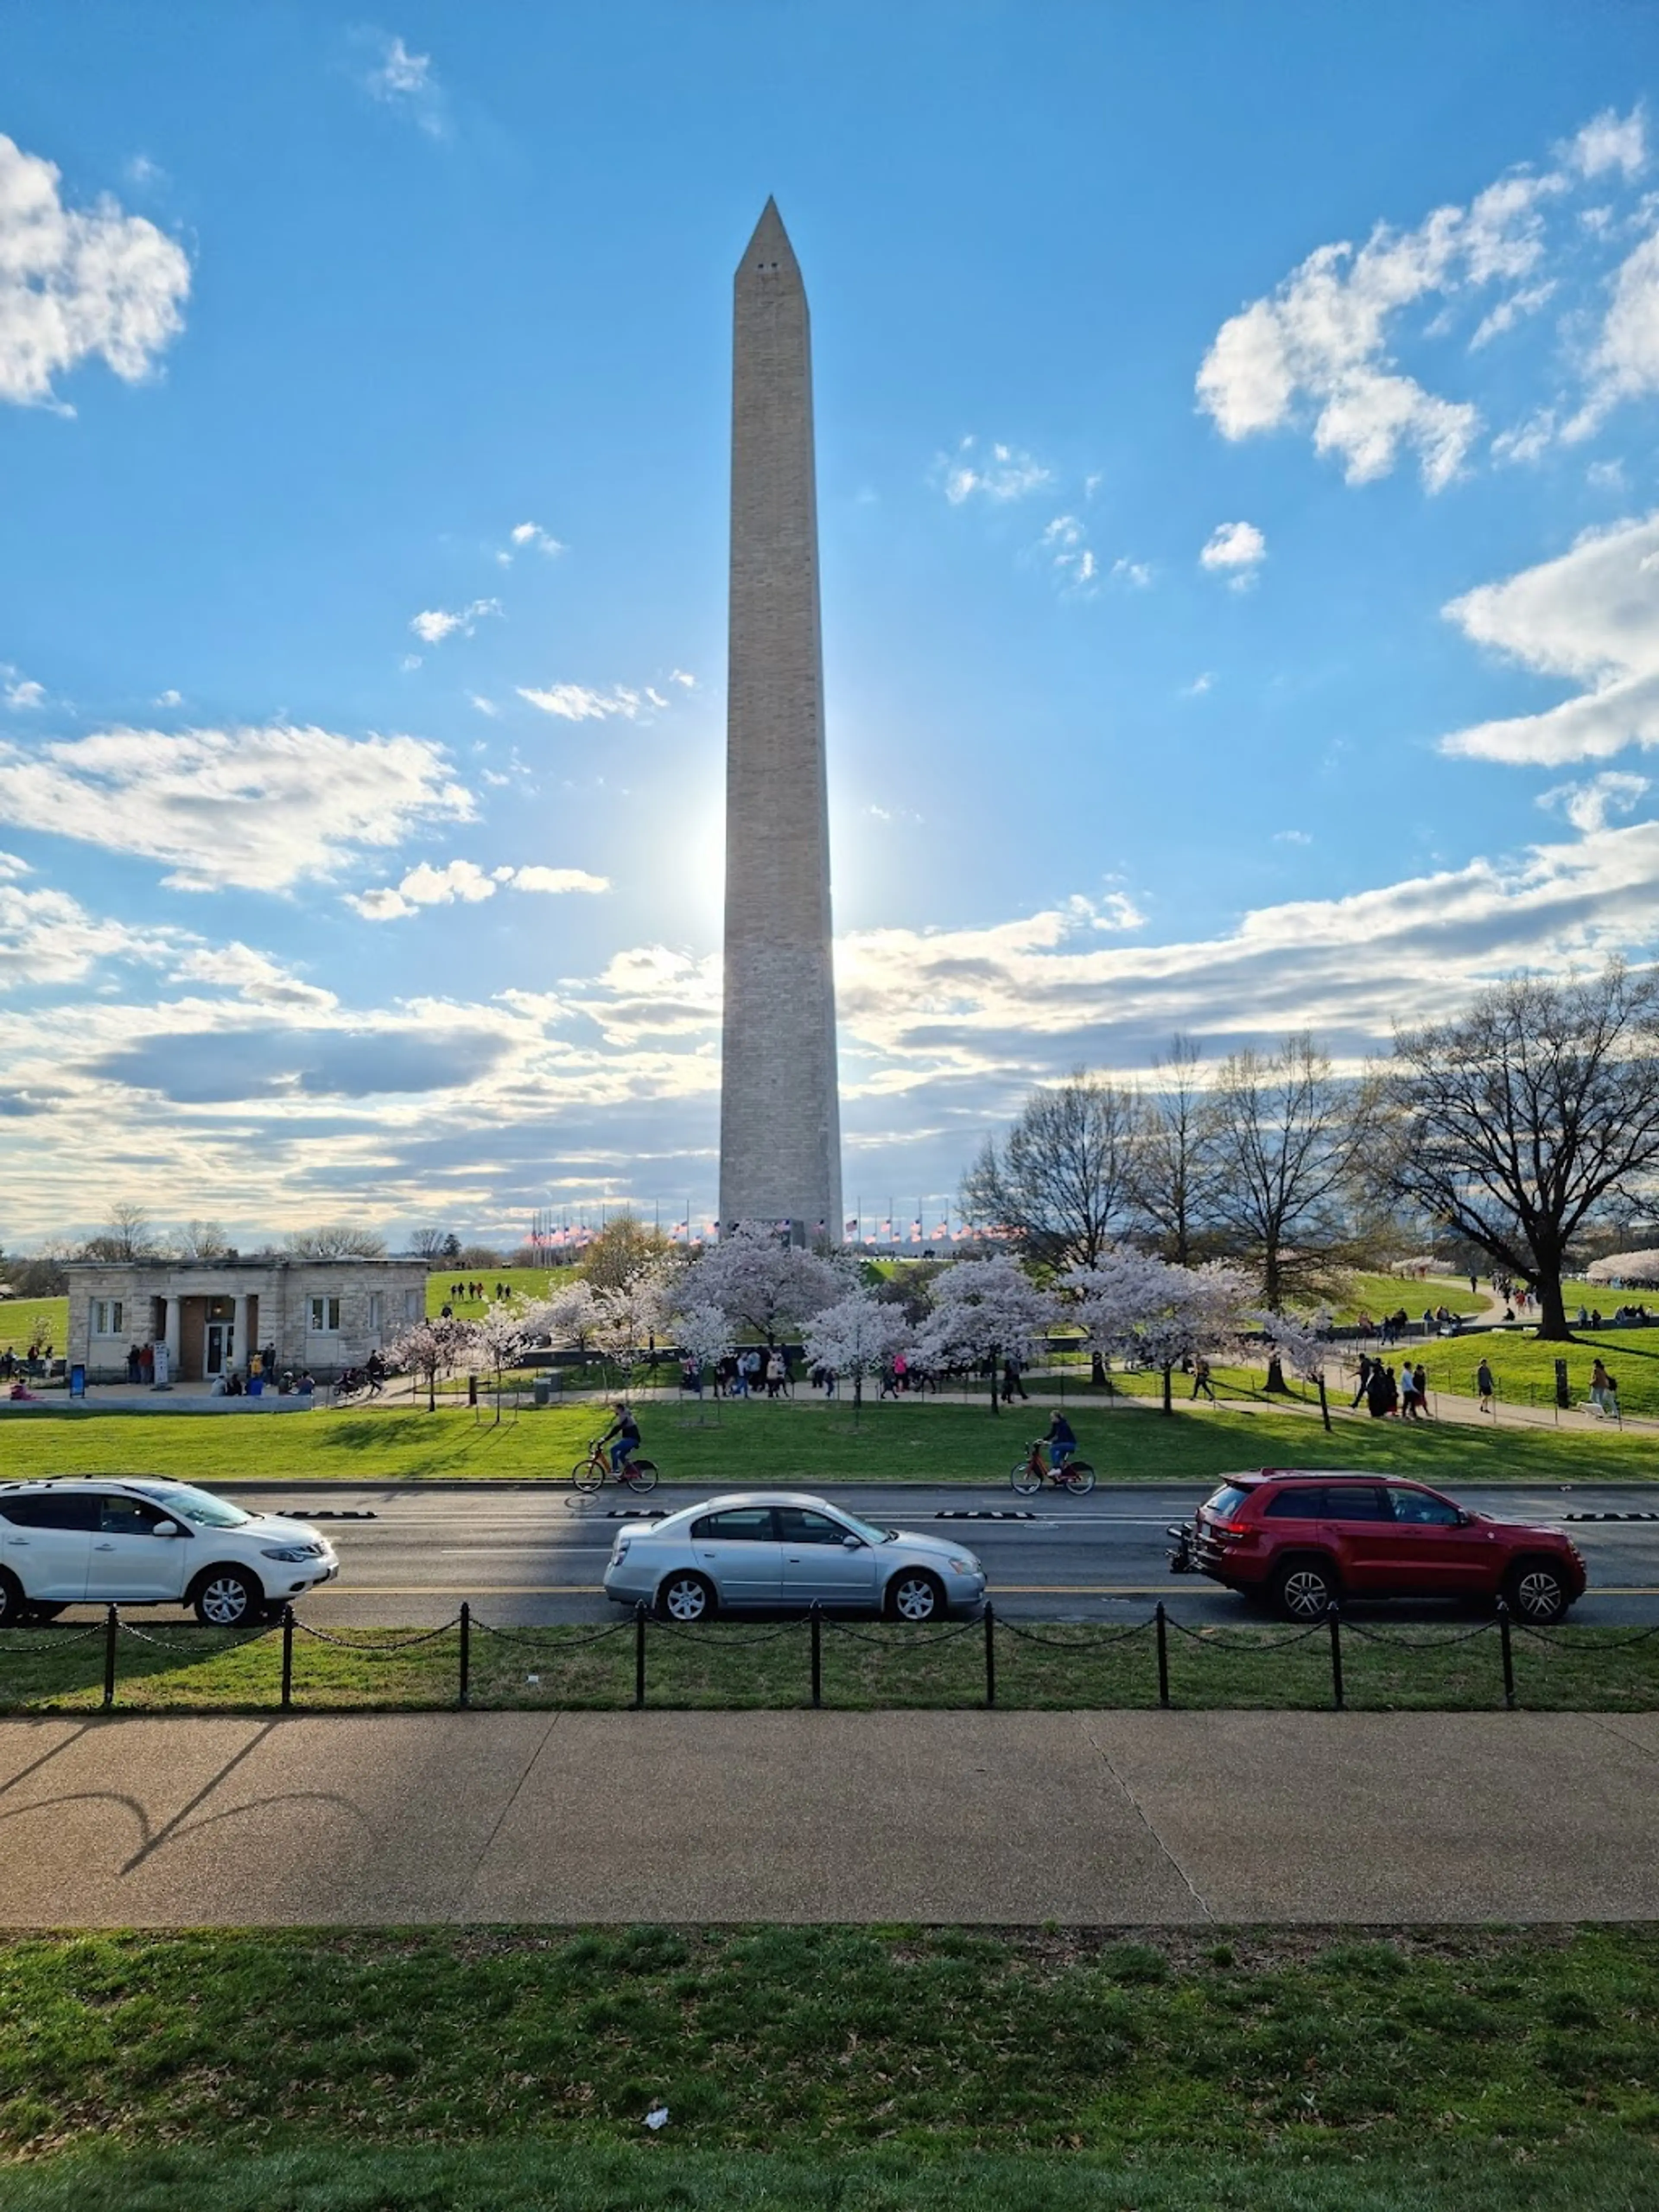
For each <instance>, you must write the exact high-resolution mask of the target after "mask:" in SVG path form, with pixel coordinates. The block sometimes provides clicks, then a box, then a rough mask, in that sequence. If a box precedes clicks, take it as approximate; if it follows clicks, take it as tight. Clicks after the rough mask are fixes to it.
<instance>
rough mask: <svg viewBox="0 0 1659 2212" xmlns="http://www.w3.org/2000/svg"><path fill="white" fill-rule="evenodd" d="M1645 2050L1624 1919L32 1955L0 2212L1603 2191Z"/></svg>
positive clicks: (1655, 2163) (341, 1936)
mask: <svg viewBox="0 0 1659 2212" xmlns="http://www.w3.org/2000/svg"><path fill="white" fill-rule="evenodd" d="M1656 2058H1659V1931H1656V1930H1655V1929H1652V1928H1650V1927H1643V1926H1635V1927H1630V1926H1620V1927H1590V1928H1581V1929H1573V1930H1567V1929H1560V1930H1550V1931H1547V1932H1540V1931H1536V1930H1533V1931H1525V1932H1522V1931H1516V1930H1501V1929H1442V1930H1432V1929H1431V1930H1421V1931H1417V1932H1414V1933H1409V1934H1401V1933H1399V1932H1397V1931H1395V1932H1391V1934H1390V1936H1389V1940H1387V1941H1375V1940H1368V1939H1367V1938H1366V1937H1364V1936H1353V1935H1351V1934H1350V1935H1346V1936H1343V1937H1342V1938H1341V1939H1340V1940H1337V1939H1334V1937H1333V1936H1331V1935H1330V1934H1329V1933H1328V1932H1327V1931H1319V1930H1303V1931H1260V1930H1249V1929H1240V1930H1227V1929H1200V1930H1192V1931H1182V1933H1180V1934H1172V1933H1170V1932H1167V1931H1159V1932H1158V1933H1157V1934H1156V1935H1155V1936H1146V1935H1144V1934H1137V1933H1135V1932H1133V1931H1118V1932H1114V1931H1107V1930H1080V1931H1079V1930H1061V1929H1044V1930H1041V1931H1038V1930H1030V1931H1015V1932H1002V1931H988V1932H987V1931H984V1930H971V1931H964V1930H958V1929H920V1928H889V1929H845V1928H836V1927H805V1928H762V1929H722V1928H705V1929H676V1928H673V1927H664V1926H655V1927H636V1928H633V1929H615V1930H611V1929H605V1930H586V1931H581V1932H570V1931H561V1930H553V1929H430V1930H422V1931H417V1932H409V1933H399V1932H397V1931H391V1932H387V1931H372V1932H371V1931H326V1932H319V1931H309V1930H274V1931H269V1932H264V1931H261V1932H252V1933H232V1934H225V1935H212V1936H210V1935H206V1934H182V1935H177V1936H142V1935H125V1936H65V1937H46V1938H41V1937H27V1938H18V1939H15V1940H13V1941H11V1942H7V1943H4V1944H3V1945H0V2158H3V2159H5V2160H9V2161H21V2163H9V2164H5V2165H0V2206H4V2207H6V2208H8V2212H19V2208H24V2207H55V2206H65V2207H67V2206H70V2205H73V2206H74V2207H76V2212H88V2208H93V2207H98V2206H104V2205H108V2206H115V2205H117V2204H120V2205H122V2206H124V2207H140V2208H142V2207H144V2206H148V2205H155V2206H162V2205H167V2206H171V2205H174V2204H179V2205H184V2204H185V2203H191V2204H192V2205H199V2204H202V2203H210V2204H212V2205H213V2206H214V2207H215V2208H216V2212H231V2208H238V2207H247V2208H249V2209H250V2212H252V2208H253V2207H255V2206H258V2207H259V2208H260V2212H267V2208H271V2207H277V2208H281V2207H293V2208H299V2207H301V2206H307V2207H317V2208H321V2207H331V2208H339V2207H345V2206H351V2207H359V2206H361V2207H365V2208H367V2207H370V2206H374V2207H385V2206H387V2205H394V2206H395V2205H404V2204H409V2205H416V2204H420V2205H422V2206H428V2207H436V2206H438V2205H440V2204H442V2205H446V2206H454V2205H479V2206H483V2205H485V2204H489V2205H491V2206H500V2205H516V2204H524V2205H526V2206H528V2205H530V2204H544V2203H549V2204H556V2205H571V2206H575V2205H580V2206H582V2207H583V2208H584V2212H598V2208H603V2207H605V2206H612V2207H615V2208H617V2212H621V2208H623V2207H624V2206H627V2207H634V2206H654V2205H658V2204H662V2205H668V2204H674V2203H678V2204H680V2205H682V2206H684V2205H686V2204H690V2205H692V2206H702V2205H708V2206H711V2207H712V2206H714V2205H715V2204H720V2205H737V2206H747V2205H755V2206H759V2205H763V2204H764V2205H769V2206H775V2205H778V2204H800V2205H812V2206H823V2207H825V2208H828V2207H830V2206H834V2207H837V2208H840V2212H846V2208H847V2207H848V2206H849V2205H850V2206H853V2207H857V2208H865V2212H875V2208H892V2212H909V2209H910V2208H915V2207H921V2206H926V2207H929V2208H939V2212H942V2208H944V2207H945V2205H946V2204H947V2203H949V2204H951V2206H955V2207H962V2206H968V2207H981V2206H983V2207H987V2208H988V2207H991V2206H996V2207H997V2208H998V2212H1004V2209H1005V2208H1010V2207H1013V2208H1018V2207H1022V2206H1028V2207H1031V2208H1036V2207H1038V2206H1043V2207H1048V2208H1051V2212H1068V2209H1069V2208H1072V2207H1078V2208H1082V2207H1084V2206H1087V2207H1090V2208H1091V2212H1097V2208H1098V2212H1105V2208H1114V2212H1121V2208H1124V2207H1134V2208H1138V2212H1148V2208H1151V2207H1162V2208H1165V2212H1176V2208H1183V2212H1184V2208H1188V2207H1198V2206H1206V2207H1209V2206H1215V2205H1237V2206H1241V2207H1242V2206H1245V2205H1249V2206H1251V2207H1255V2206H1258V2205H1264V2204H1266V2205H1271V2206H1273V2207H1275V2208H1277V2207H1281V2206H1282V2207H1289V2208H1297V2207H1301V2208H1306V2212H1324V2208H1332V2212H1334V2208H1335V2207H1337V2206H1339V2205H1340V2206H1343V2207H1351V2206H1353V2205H1362V2206H1368V2207H1369V2206H1374V2207H1376V2208H1379V2212H1381V2208H1383V2207H1389V2208H1396V2209H1397V2208H1401V2207H1416V2206H1419V2205H1420V2206H1428V2205H1431V2204H1433V2205H1443V2204H1449V2203H1456V2204H1458V2205H1459V2206H1460V2208H1470V2209H1471V2212H1472V2208H1477V2207H1486V2206H1489V2207H1492V2208H1493V2212H1496V2208H1498V2207H1499V2206H1503V2207H1504V2208H1510V2207H1513V2206H1516V2205H1540V2206H1542V2205H1561V2206H1565V2205H1567V2204H1569V2203H1571V2204H1575V2205H1583V2204H1590V2205H1603V2204H1605V2205H1607V2206H1609V2207H1610V2206H1613V2205H1614V2204H1618V2205H1621V2206H1635V2205H1637V2204H1640V2203H1652V2202H1654V2201H1655V2195H1656V2191H1659V2155H1656V2148H1655V2139H1656V2135H1659V2093H1656V2087H1655V2074H1656ZM657 2099H660V2100H663V2101H664V2102H665V2104H666V2105H667V2107H668V2113H669V2122H668V2126H667V2128H666V2129H665V2131H664V2135H663V2137H662V2138H661V2139H660V2142H659V2143H651V2144H649V2145H648V2148H646V2147H644V2146H645V2142H646V2131H645V2130H644V2127H643V2119H644V2116H645V2113H646V2112H647V2109H648V2108H649V2106H651V2104H652V2103H653V2100H657ZM204 2146H210V2147H211V2148H210V2149H205V2148H204ZM636 2147H639V2148H636ZM94 2151H95V2153H96V2154H97V2155H96V2156H95V2157H94V2158H91V2159H89V2160H82V2159H80V2158H70V2159H66V2158H65V2156H64V2154H73V2153H77V2152H84V2153H92V2152H94ZM762 2153H763V2154H766V2155H765V2156H764V2157H760V2156H757V2155H756V2154H762ZM1016 2160H1017V2161H1018V2163H1014V2162H1013V2161H1016ZM994 2161H1002V2162H1001V2163H994ZM37 2162H39V2163H37ZM446 2174H447V2175H450V2176H452V2177H453V2178H454V2182H455V2185H454V2187H453V2188H451V2187H448V2186H447V2185H446V2184H445V2183H444V2182H443V2180H442V2179H441V2177H442V2176H444V2175H446ZM191 2191H194V2192H195V2193H194V2194H193V2195H192V2194H191ZM422 2191H424V2192H425V2193H422ZM538 2191H540V2192H542V2193H540V2194H538V2193H537V2192H538ZM1620 2191H1624V2194H1622V2195H1621V2194H1620V2193H1619V2192H1620Z"/></svg>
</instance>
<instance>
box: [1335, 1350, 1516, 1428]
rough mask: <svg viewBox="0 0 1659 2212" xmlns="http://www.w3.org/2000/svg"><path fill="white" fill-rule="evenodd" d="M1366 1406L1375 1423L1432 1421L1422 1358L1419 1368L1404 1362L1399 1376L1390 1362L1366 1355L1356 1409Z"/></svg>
mask: <svg viewBox="0 0 1659 2212" xmlns="http://www.w3.org/2000/svg"><path fill="white" fill-rule="evenodd" d="M1483 1364H1484V1363H1483ZM1362 1405H1363V1406H1364V1408H1365V1411H1366V1412H1367V1413H1369V1414H1370V1417H1371V1419H1372V1420H1374V1421H1385V1420H1388V1419H1391V1418H1392V1419H1399V1420H1402V1421H1427V1420H1432V1419H1433V1418H1434V1416H1433V1415H1432V1414H1431V1413H1430V1411H1429V1370H1428V1369H1427V1368H1426V1367H1425V1365H1424V1364H1423V1363H1422V1361H1421V1360H1420V1359H1419V1361H1418V1362H1417V1364H1416V1365H1415V1366H1413V1364H1412V1363H1411V1361H1410V1360H1409V1359H1402V1360H1401V1363H1400V1368H1399V1371H1398V1373H1396V1372H1395V1370H1394V1369H1393V1368H1392V1367H1391V1366H1389V1364H1388V1363H1387V1361H1385V1360H1382V1359H1373V1358H1371V1357H1370V1354H1369V1353H1368V1352H1361V1353H1360V1355H1359V1387H1358V1389H1357V1390H1356V1391H1355V1392H1354V1394H1353V1406H1354V1407H1355V1408H1358V1407H1360V1406H1362Z"/></svg>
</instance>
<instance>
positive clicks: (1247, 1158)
mask: <svg viewBox="0 0 1659 2212" xmlns="http://www.w3.org/2000/svg"><path fill="white" fill-rule="evenodd" d="M1211 1098H1212V1122H1211V1127H1212V1142H1213V1146H1214V1162H1215V1171H1216V1176H1215V1187H1214V1198H1213V1206H1214V1212H1215V1218H1216V1221H1217V1223H1218V1226H1219V1227H1220V1229H1221V1230H1222V1231H1223V1233H1224V1236H1225V1240H1226V1242H1227V1243H1228V1244H1229V1245H1230V1247H1231V1250H1232V1252H1233V1253H1234V1254H1235V1255H1236V1256H1237V1258H1239V1259H1241V1260H1243V1261H1247V1262H1248V1263H1249V1265H1250V1266H1251V1267H1253V1268H1254V1269H1255V1273H1256V1276H1257V1279H1258V1280H1259V1281H1260V1283H1261V1295H1262V1298H1263V1301H1264V1303H1265V1304H1267V1306H1268V1308H1269V1309H1270V1310H1273V1311H1274V1312H1277V1311H1278V1310H1279V1307H1280V1306H1282V1305H1283V1304H1284V1302H1285V1297H1287V1296H1290V1295H1292V1294H1294V1293H1296V1292H1298V1291H1300V1292H1303V1293H1309V1292H1313V1291H1318V1290H1320V1289H1322V1288H1323V1287H1324V1286H1325V1285H1327V1284H1328V1283H1329V1282H1330V1280H1331V1279H1332V1278H1333V1276H1334V1275H1340V1272H1341V1269H1342V1267H1343V1265H1344V1264H1345V1263H1346V1261H1347V1260H1348V1258H1349V1256H1350V1253H1351V1249H1352V1228H1351V1218H1350V1214H1349V1210H1348V1208H1347V1206H1346V1203H1345V1201H1346V1199H1347V1197H1348V1195H1349V1193H1350V1191H1351V1189H1352V1185H1353V1183H1354V1181H1355V1179H1356V1176H1357V1171H1358V1165H1359V1162H1360V1158H1361V1155H1362V1154H1363V1152H1364V1149H1365V1147H1366V1146H1367V1144H1368V1143H1369V1141H1370V1135H1371V1132H1372V1129H1373V1127H1374V1126H1375V1119H1376V1115H1375V1104H1374V1099H1373V1096H1372V1092H1371V1090H1370V1086H1369V1085H1367V1084H1365V1083H1363V1082H1359V1083H1354V1082H1344V1081H1340V1080H1339V1079H1337V1078H1336V1077H1335V1076H1334V1074H1333V1073H1332V1072H1331V1064H1330V1061H1329V1060H1328V1059H1327V1058H1326V1057H1325V1055H1324V1054H1323V1053H1322V1052H1321V1051H1319V1050H1318V1048H1316V1045H1315V1043H1314V1041H1313V1039H1312V1037H1311V1036H1293V1037H1288V1038H1286V1040H1285V1043H1284V1045H1283V1046H1282V1047H1281V1048H1280V1049H1279V1051H1278V1052H1276V1053H1271V1054H1262V1053H1256V1052H1239V1053H1235V1054H1232V1056H1231V1059H1229V1060H1225V1062H1224V1063H1223V1065H1222V1066H1221V1069H1220V1072H1219V1073H1218V1075H1217V1078H1216V1081H1215V1085H1214V1087H1213V1090H1212V1093H1211Z"/></svg>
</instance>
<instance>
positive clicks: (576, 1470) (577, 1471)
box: [570, 1452, 605, 1490]
mask: <svg viewBox="0 0 1659 2212" xmlns="http://www.w3.org/2000/svg"><path fill="white" fill-rule="evenodd" d="M570 1480H572V1482H574V1484H575V1486H576V1487H577V1489H578V1490H597V1489H598V1488H599V1486H600V1484H601V1483H602V1482H603V1481H604V1480H605V1462H604V1461H603V1460H602V1459H601V1458H600V1457H599V1454H598V1453H597V1452H594V1453H592V1455H590V1456H589V1457H588V1458H586V1459H579V1460H578V1461H577V1462H576V1464H575V1465H574V1467H573V1468H571V1470H570Z"/></svg>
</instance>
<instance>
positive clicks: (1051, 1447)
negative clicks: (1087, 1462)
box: [1042, 1406, 1077, 1474]
mask: <svg viewBox="0 0 1659 2212" xmlns="http://www.w3.org/2000/svg"><path fill="white" fill-rule="evenodd" d="M1042 1441H1043V1442H1044V1443H1046V1444H1047V1445H1048V1466H1049V1470H1050V1472H1051V1473H1053V1474H1059V1473H1060V1469H1061V1468H1063V1467H1064V1466H1065V1464H1066V1461H1067V1460H1068V1459H1071V1458H1072V1457H1073V1455H1075V1453H1076V1451H1077V1438H1076V1437H1075V1436H1074V1435H1073V1432H1072V1425H1071V1423H1070V1422H1069V1421H1068V1420H1067V1419H1066V1416H1065V1414H1064V1413H1061V1411H1060V1407H1058V1406H1056V1407H1054V1412H1053V1413H1050V1414H1049V1416H1048V1435H1047V1436H1046V1437H1044V1438H1043V1440H1042Z"/></svg>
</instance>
